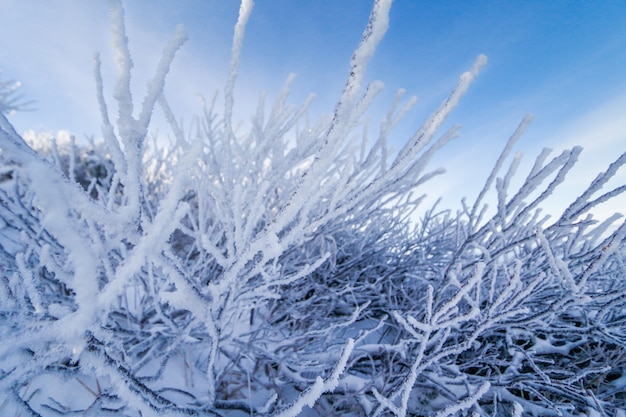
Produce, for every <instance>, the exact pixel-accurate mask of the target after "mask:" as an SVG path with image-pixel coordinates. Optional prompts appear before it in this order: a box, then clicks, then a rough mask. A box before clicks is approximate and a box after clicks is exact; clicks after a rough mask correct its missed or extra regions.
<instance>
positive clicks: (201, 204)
mask: <svg viewBox="0 0 626 417" xmlns="http://www.w3.org/2000/svg"><path fill="white" fill-rule="evenodd" d="M111 5H112V7H111V19H112V29H113V30H112V32H113V46H114V48H115V50H116V55H115V56H116V64H117V68H118V77H117V83H116V85H115V86H114V88H113V98H114V100H115V101H116V102H117V108H118V115H117V117H116V118H111V116H110V114H109V110H108V108H109V107H108V104H107V99H106V94H105V91H106V89H105V86H104V85H103V81H102V77H101V76H100V65H101V64H100V62H99V59H98V58H96V60H95V69H96V71H95V74H96V85H97V99H98V102H99V104H100V111H101V116H102V123H103V127H102V138H103V141H102V142H97V143H96V142H93V143H92V144H91V145H90V146H89V147H87V146H83V145H77V144H76V143H74V141H73V140H70V141H69V142H67V143H57V142H55V141H52V142H50V143H49V144H48V145H47V146H45V147H42V146H36V145H33V144H31V145H32V146H29V144H27V142H26V141H25V140H24V138H23V137H22V136H20V135H19V134H18V133H17V132H16V131H15V129H14V128H13V127H12V126H11V124H10V122H9V120H8V119H7V117H6V116H5V115H4V114H2V112H0V162H1V166H2V171H0V201H1V202H2V205H1V206H0V266H1V270H0V271H1V275H0V279H1V280H2V282H1V283H0V297H1V303H0V335H1V337H2V339H1V340H2V343H1V344H0V392H2V393H3V397H4V399H0V410H1V411H2V413H3V415H4V414H7V415H11V414H15V415H22V414H31V415H76V414H84V415H98V416H101V415H128V416H139V415H157V414H158V415H161V414H163V415H280V416H295V415H299V414H302V415H396V416H405V415H437V416H447V415H486V416H490V415H516V416H521V415H571V416H574V415H611V416H619V415H623V410H621V408H623V407H624V403H625V401H626V397H625V396H624V391H625V387H626V382H625V381H626V371H625V369H626V346H625V342H624V340H626V320H625V319H626V281H624V279H623V277H624V274H625V272H626V268H625V266H624V256H625V255H626V253H625V246H624V241H625V239H624V237H625V235H626V225H622V226H621V227H617V228H615V227H613V229H610V227H611V225H612V224H613V223H614V222H615V220H616V219H617V217H614V218H611V219H609V220H608V221H607V222H605V223H603V224H599V225H598V224H596V223H595V222H594V221H593V220H592V218H591V217H590V216H588V215H587V214H588V213H589V212H590V210H591V209H593V208H594V207H595V205H597V204H600V203H602V202H604V201H606V200H608V199H610V198H612V197H613V196H615V195H617V194H619V193H622V192H623V191H624V190H625V189H626V186H622V187H619V188H617V189H616V190H613V191H610V192H608V193H605V194H603V195H601V196H600V197H595V198H594V197H593V196H594V195H595V194H596V193H597V192H598V191H599V190H600V188H601V187H602V186H603V185H604V184H605V183H606V181H608V179H610V178H611V177H612V176H613V175H614V174H615V172H616V171H617V169H619V168H620V167H621V166H622V165H623V164H624V163H625V162H626V154H623V155H622V156H620V157H619V158H618V159H617V160H616V162H615V163H614V164H612V165H611V166H610V167H608V169H607V170H606V171H605V172H603V173H601V174H600V175H599V176H598V177H597V178H596V180H594V181H593V183H592V184H591V185H590V186H589V188H588V189H587V190H585V191H583V192H582V193H581V195H580V197H579V198H578V199H576V200H575V201H574V202H572V204H571V205H570V206H569V207H568V208H567V209H566V210H565V211H564V212H563V214H562V216H561V217H560V218H559V219H557V220H556V221H555V222H553V223H548V221H547V219H545V218H542V217H541V215H540V211H539V206H540V204H541V203H542V202H543V201H544V200H545V199H547V198H548V197H549V196H550V194H551V193H552V191H553V190H554V188H555V187H557V186H558V185H559V184H560V183H561V182H562V180H563V178H564V176H565V175H566V174H567V172H568V171H569V170H570V168H571V167H572V165H573V164H574V163H575V161H576V158H577V156H578V154H579V153H580V151H581V150H580V148H574V149H571V150H566V151H564V152H563V153H561V154H560V155H558V156H556V157H554V158H552V159H548V156H549V152H548V151H545V152H543V153H542V154H541V155H540V156H539V157H538V158H537V161H536V163H535V165H534V166H533V167H532V169H531V171H530V172H529V173H528V175H527V177H526V179H525V181H523V183H522V185H521V186H520V187H519V189H517V190H512V189H510V188H511V187H510V183H511V178H512V177H513V176H514V175H515V173H516V169H517V166H518V163H519V157H515V158H514V159H513V161H512V163H511V165H510V167H509V169H508V170H507V171H506V172H505V173H504V174H503V175H502V174H501V173H500V171H501V170H502V168H503V166H504V163H505V161H506V160H507V157H508V155H509V153H510V152H511V150H512V149H513V147H514V144H515V142H516V141H517V140H518V139H519V137H520V136H521V134H522V133H523V130H524V128H525V127H526V125H527V124H528V123H529V121H530V120H529V118H527V119H525V120H524V121H523V122H522V123H521V124H520V126H519V128H518V129H517V130H516V131H515V133H514V134H513V136H512V137H511V139H510V140H509V142H508V143H507V145H506V146H505V149H504V151H503V153H502V155H501V157H500V158H499V159H498V161H496V163H495V168H494V170H493V172H492V174H491V175H490V176H489V178H487V179H486V182H485V188H484V191H483V192H481V193H480V195H479V196H478V197H477V198H476V200H475V201H474V202H473V203H472V204H471V205H468V204H467V203H465V202H463V205H462V207H461V209H460V210H459V211H458V212H456V213H452V212H450V211H441V212H438V211H437V210H436V207H434V208H432V209H430V210H428V211H426V212H425V213H423V217H422V218H421V219H420V220H414V219H415V213H417V211H416V210H417V209H418V206H419V204H420V202H421V201H422V198H421V197H420V196H419V195H420V194H414V193H415V192H416V191H417V192H419V191H420V186H421V185H422V184H423V183H424V182H426V181H427V180H429V179H430V178H431V177H433V176H434V175H437V174H439V173H441V171H440V170H435V171H427V167H428V163H429V161H430V159H431V157H432V156H433V154H434V153H435V152H436V151H437V150H438V149H439V148H440V147H441V146H443V145H444V144H445V143H446V142H448V141H449V140H450V139H451V138H453V137H454V136H455V135H456V128H453V129H452V130H450V131H447V132H444V133H443V134H439V133H438V132H439V129H440V128H441V126H442V124H443V122H444V120H445V119H446V117H447V116H448V115H449V113H450V112H451V111H452V109H453V108H454V107H455V105H456V103H457V102H458V101H459V99H460V98H461V96H462V95H463V94H464V92H465V91H466V90H467V88H468V86H469V84H470V83H471V81H472V80H473V78H474V77H475V76H476V75H477V73H478V71H479V70H480V67H481V66H483V65H484V64H485V58H484V57H482V56H480V57H478V59H477V61H476V64H475V65H474V66H473V67H472V68H471V69H470V71H468V72H466V73H464V74H463V75H462V76H461V78H460V80H459V83H458V85H457V87H456V88H455V89H454V90H453V92H452V93H451V94H450V96H449V97H448V99H447V100H445V101H444V103H443V104H442V105H441V106H440V107H439V108H437V109H436V110H435V111H434V112H433V113H432V115H431V116H430V117H429V118H428V119H427V120H426V121H425V122H424V124H423V126H422V127H421V128H420V129H419V130H418V131H417V132H416V133H415V134H414V135H413V136H412V137H410V138H409V139H408V140H407V142H406V145H405V146H404V147H402V148H401V149H400V150H399V151H398V152H396V153H392V152H391V151H389V150H388V145H387V138H388V136H389V133H390V131H391V130H392V129H393V127H394V126H395V125H396V124H397V122H398V121H399V120H400V119H401V118H402V117H403V116H405V114H406V113H407V112H408V110H409V109H410V107H411V105H412V104H413V101H414V100H413V99H409V100H404V99H403V92H399V93H398V94H397V96H396V100H395V101H394V102H393V103H392V106H391V108H390V110H389V112H388V114H387V116H386V118H385V119H384V120H383V121H382V123H381V125H380V134H379V137H378V138H377V139H376V140H375V141H374V142H373V143H370V142H368V141H367V139H366V138H365V137H364V138H363V140H362V141H361V142H359V143H354V140H353V139H352V138H353V137H354V136H355V135H356V134H357V132H359V130H360V129H361V128H362V125H363V121H364V116H365V115H366V113H367V111H368V109H369V108H370V105H371V104H372V102H373V100H374V99H375V97H376V95H377V93H378V92H379V91H380V90H381V88H382V84H381V83H377V82H375V83H372V84H370V85H367V86H365V85H364V81H363V80H364V73H365V69H366V66H367V63H368V61H369V59H370V58H371V57H372V55H373V52H374V50H375V47H376V45H377V43H378V42H379V41H380V39H381V38H382V36H383V35H384V33H385V30H386V28H387V23H388V10H389V7H390V5H391V2H390V1H384V0H378V1H376V2H375V3H374V8H373V10H372V13H371V15H370V20H369V22H368V25H367V27H366V29H365V31H364V34H363V37H362V40H361V44H360V45H359V47H358V48H357V50H356V51H355V52H354V55H353V56H352V60H351V64H350V75H349V77H348V80H347V82H346V86H345V89H344V91H343V93H342V95H341V97H340V98H339V100H338V104H337V105H336V107H335V109H334V111H333V112H332V114H333V115H332V117H330V118H327V119H324V118H322V119H320V121H319V122H317V123H309V122H308V120H309V119H308V118H307V117H306V115H307V106H308V104H309V102H310V100H307V101H306V102H305V103H304V104H303V105H302V106H299V107H298V106H292V105H289V104H288V102H287V100H288V94H289V85H290V83H291V81H292V80H291V79H289V80H288V81H287V83H286V84H285V87H284V89H283V91H282V92H281V93H280V94H279V96H278V98H277V99H276V101H275V103H273V105H272V106H271V107H270V108H269V110H268V109H266V106H265V103H264V101H263V99H261V100H260V101H259V105H258V110H257V112H256V114H255V115H254V117H253V118H252V121H251V123H250V126H249V127H248V128H247V130H244V129H234V127H233V109H234V99H233V89H234V85H235V82H236V78H237V70H238V64H239V56H240V53H241V45H242V41H243V35H244V30H245V25H246V22H247V20H248V18H249V16H250V13H251V10H252V2H251V1H247V0H244V1H242V4H241V9H240V15H239V20H238V22H237V24H236V26H235V35H234V41H233V50H232V58H231V65H230V71H229V75H228V80H227V83H226V85H225V87H224V91H223V108H222V109H221V110H218V109H216V103H217V100H214V101H213V103H212V104H211V106H208V107H207V108H206V109H205V112H204V115H203V118H202V122H201V123H199V124H198V127H197V129H196V130H194V131H189V132H183V130H182V129H181V128H180V126H179V125H178V124H177V123H176V117H175V115H174V113H173V111H172V109H170V107H169V105H168V102H167V100H166V98H165V95H164V89H163V87H164V83H165V78H166V75H167V73H168V71H169V67H170V63H171V62H172V60H173V59H174V55H175V54H176V52H177V50H178V49H179V48H180V47H181V45H182V44H183V43H184V42H185V39H186V37H185V33H184V30H183V29H182V28H178V29H177V31H176V33H175V35H174V36H173V38H172V40H171V41H170V43H169V44H168V45H167V46H166V47H165V50H164V52H163V56H162V59H161V61H160V62H159V64H158V66H157V70H156V75H155V76H154V78H153V79H152V80H151V81H150V83H149V89H148V93H147V95H146V97H145V98H144V100H143V102H142V105H141V107H140V108H139V109H137V111H136V112H134V110H135V107H134V102H133V98H132V96H131V94H130V91H131V90H130V83H131V76H130V69H131V67H132V60H131V56H130V51H129V50H128V43H127V40H126V34H125V26H124V24H125V23H124V12H123V8H122V6H121V4H119V3H118V2H117V1H112V3H111ZM9 104H10V103H9ZM157 106H159V107H160V108H161V110H162V111H163V112H164V114H165V117H166V119H167V120H168V121H169V122H170V124H171V128H172V134H173V136H174V138H175V141H174V142H173V143H172V144H171V145H169V146H167V147H165V146H161V145H158V141H155V142H154V143H149V142H148V140H147V138H148V129H149V127H150V121H151V117H152V114H153V112H154V111H155V107H157ZM134 113H135V114H138V117H136V118H135V117H134V116H133V114H134ZM438 134H439V136H438V137H437V135H438ZM499 175H501V176H500V177H498V176H499ZM491 188H495V190H496V193H497V201H496V202H495V206H496V207H497V210H496V213H495V214H494V215H493V216H492V217H491V218H486V217H485V216H486V214H485V213H486V212H487V210H486V209H485V202H484V199H485V198H486V197H485V196H486V193H487V190H489V189H491ZM609 230H615V231H614V232H612V233H608V231H609ZM607 235H608V237H606V236H607ZM620 413H621V414H620Z"/></svg>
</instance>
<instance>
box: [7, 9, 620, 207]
mask: <svg viewBox="0 0 626 417" xmlns="http://www.w3.org/2000/svg"><path fill="white" fill-rule="evenodd" d="M255 3H256V4H255V7H254V10H253V12H252V17H251V20H250V22H249V24H248V27H247V30H246V39H245V41H244V49H243V55H242V62H241V66H242V70H241V72H240V76H239V82H238V87H237V89H236V97H235V100H236V111H238V113H237V116H238V118H239V119H240V120H242V121H247V120H248V118H249V116H248V115H249V114H250V112H251V111H252V109H254V107H255V106H256V102H257V97H258V95H259V93H260V92H263V91H265V92H267V93H268V94H269V97H272V95H273V93H275V92H276V91H277V90H278V88H279V87H280V86H281V84H282V82H283V81H284V80H285V78H286V77H287V75H288V74H289V73H291V72H294V73H296V74H297V76H298V77H297V79H296V81H295V83H294V88H293V95H292V102H294V103H299V102H301V101H302V100H303V99H304V98H305V97H306V96H307V95H308V94H309V93H312V92H314V93H316V94H317V100H316V102H315V104H314V106H313V107H312V109H311V110H312V111H311V115H312V116H313V117H316V116H317V115H318V114H320V113H330V112H332V109H333V106H334V103H335V101H336V99H337V98H338V97H339V95H340V93H341V90H342V87H343V83H344V80H345V78H346V75H347V70H348V62H349V58H350V55H351V52H352V51H353V50H354V48H355V47H356V46H357V45H358V42H359V39H360V36H361V33H362V31H363V28H364V26H365V24H366V22H367V17H368V15H369V12H370V8H371V2H369V1H367V0H256V2H255ZM124 5H125V8H126V22H127V29H128V34H129V38H130V48H131V53H132V54H133V57H134V61H135V67H136V69H135V72H134V74H135V75H136V79H135V91H134V92H135V101H136V102H137V103H140V102H141V100H142V94H143V92H144V91H145V87H144V86H145V84H146V81H147V79H148V78H149V76H151V74H152V71H153V67H154V65H155V64H156V62H157V61H158V59H159V56H160V51H161V50H162V48H163V46H164V45H165V43H166V42H167V39H168V38H169V36H170V35H171V34H172V33H173V31H174V28H175V26H176V24H178V23H182V24H184V25H185V27H186V28H187V30H188V33H189V37H190V40H189V41H188V43H187V44H186V45H185V46H184V48H183V50H182V51H181V52H180V54H179V56H178V57H177V60H176V61H175V64H174V66H173V68H172V71H171V73H170V77H169V79H168V81H167V85H166V94H167V96H168V98H169V99H170V101H171V103H172V107H173V108H174V110H175V111H176V113H177V116H178V117H182V118H183V119H185V120H186V121H187V122H188V121H190V120H191V117H192V115H194V114H197V113H199V112H200V111H201V107H200V104H199V101H198V100H197V96H198V95H199V94H200V95H203V96H205V97H209V98H210V97H212V95H213V93H214V92H215V91H216V90H220V89H221V88H222V86H223V84H224V81H225V79H226V75H227V65H228V59H229V53H230V41H231V38H232V32H233V26H234V24H235V22H236V19H237V12H238V8H239V4H238V2H237V1H235V0H232V1H231V0H179V1H173V0H151V1H148V0H126V1H124ZM107 11H108V6H107V3H106V1H104V0H103V1H95V0H0V67H1V68H2V69H3V72H2V78H4V79H6V78H10V79H16V80H20V81H21V82H22V83H23V87H22V89H21V91H22V93H23V94H24V95H25V96H26V97H27V98H28V99H32V100H34V101H35V104H34V105H33V108H34V111H31V112H21V113H16V114H14V115H13V116H12V117H11V118H12V121H13V122H14V123H15V125H16V127H17V129H18V131H25V130H27V129H35V130H49V131H53V132H54V131H58V130H62V129H65V130H70V131H72V132H74V133H75V134H76V136H77V137H80V136H83V135H85V134H95V135H96V136H98V134H99V126H100V124H99V118H98V110H97V103H96V100H95V94H94V90H95V88H94V82H93V76H92V67H93V64H92V59H93V53H94V52H95V51H99V52H100V53H101V54H102V60H103V67H104V69H105V74H104V76H105V87H106V86H108V87H111V86H112V85H113V81H114V65H113V63H112V60H111V57H112V51H111V48H110V45H109V39H110V34H109V28H108V19H109V16H108V13H107ZM481 53H484V54H486V55H487V56H488V58H489V64H488V65H487V67H486V69H484V70H483V72H482V73H481V75H480V76H479V78H478V80H477V81H476V82H475V83H474V84H473V85H472V87H471V88H470V91H469V92H468V94H467V95H466V97H465V98H464V99H463V100H462V101H461V104H460V105H459V107H458V108H457V110H456V111H455V112H454V113H453V115H452V117H451V118H450V120H449V122H450V123H460V124H461V125H463V129H462V131H461V133H462V136H461V137H460V138H458V139H456V140H455V141H454V142H453V143H451V144H450V145H449V146H448V148H447V149H446V150H445V151H444V152H442V154H441V155H440V156H439V157H438V158H437V160H436V161H434V165H433V168H436V167H437V166H439V165H444V166H446V168H447V169H448V173H447V174H446V176H445V177H444V178H440V179H438V180H437V182H434V183H432V184H431V185H430V186H427V187H426V188H425V191H426V192H428V193H429V194H431V195H433V196H436V195H443V196H444V197H445V200H444V204H445V205H446V206H456V203H457V202H458V200H459V199H460V196H461V195H467V196H469V197H474V196H475V194H476V193H477V191H478V188H479V187H480V185H481V184H482V181H483V180H484V178H486V176H487V174H488V171H489V168H490V167H491V164H492V163H493V161H495V159H496V158H497V155H498V153H499V151H500V149H501V148H502V146H504V143H505V141H506V139H507V138H508V136H509V135H510V134H511V133H512V132H513V131H514V130H515V127H516V126H517V124H518V122H519V121H520V120H521V119H522V117H523V116H524V114H526V113H533V114H534V115H535V121H534V122H533V124H532V125H531V127H530V128H529V130H528V131H527V133H526V134H525V136H524V138H523V139H522V142H521V143H520V145H519V147H518V148H519V150H521V151H523V152H524V155H525V157H524V161H525V162H526V164H528V165H530V164H532V162H533V161H534V157H535V155H536V154H538V152H539V151H540V150H541V149H542V148H543V147H551V148H554V149H555V153H556V152H560V150H562V149H563V148H564V147H569V146H573V145H581V146H583V147H584V148H585V151H584V152H583V155H582V156H581V158H580V163H579V164H578V167H576V168H575V171H573V172H572V175H571V178H570V181H569V182H568V183H567V184H566V186H565V187H564V189H563V192H562V194H559V195H556V196H555V200H556V201H555V202H554V204H555V206H554V207H555V209H554V210H558V209H559V204H561V205H564V204H565V203H566V202H567V201H568V200H569V199H571V198H573V197H574V193H575V191H576V190H581V189H582V187H584V186H586V185H587V184H588V183H589V182H590V181H591V180H592V179H593V177H594V176H595V173H596V172H598V171H599V170H600V169H603V168H604V167H605V166H606V164H607V163H608V162H610V161H611V160H612V159H614V158H615V157H617V156H618V155H619V154H620V153H621V152H623V151H625V150H626V115H625V114H624V113H625V112H626V2H625V1H623V0H615V1H592V0H585V1H582V0H579V1H574V0H569V1H564V0H541V1H540V0H525V1H521V0H516V1H505V0H501V1H495V0H489V1H487V0H476V1H472V0H465V1H461V0H440V1H415V0H396V1H395V2H394V4H393V6H392V11H391V16H390V29H389V31H388V32H387V35H386V37H385V39H384V40H383V42H382V43H381V45H380V47H379V48H378V50H377V52H376V55H375V56H374V60H373V62H372V63H371V65H370V67H369V73H368V77H369V78H370V79H372V80H373V79H380V80H381V81H383V82H384V83H385V86H386V89H385V92H384V94H383V95H382V96H381V97H380V99H379V101H378V104H377V105H376V106H375V107H374V108H373V109H372V123H376V122H378V121H379V120H380V118H381V116H382V112H383V111H384V110H385V109H386V106H387V105H388V103H389V102H390V100H391V97H392V96H393V95H394V93H395V91H396V90H397V89H398V88H405V89H406V90H407V93H408V94H409V95H416V96H417V97H418V98H419V101H418V103H417V104H416V106H415V108H414V110H413V111H412V112H411V113H410V114H409V116H408V117H407V119H406V120H405V121H404V123H403V124H402V125H401V126H400V127H399V129H398V130H397V132H396V136H394V141H395V143H397V146H400V145H401V144H402V143H403V141H404V140H405V138H406V137H407V136H408V135H409V134H410V133H411V131H413V130H415V129H416V128H417V127H418V126H419V125H420V123H421V122H422V121H423V120H424V118H425V117H426V116H427V115H428V114H429V112H431V111H432V110H433V109H434V108H435V106H436V105H437V104H438V103H439V102H440V101H441V100H443V99H444V98H445V97H446V95H447V94H448V93H449V92H450V91H451V89H452V88H453V87H454V85H455V83H456V80H457V79H458V76H459V74H461V73H462V72H463V71H465V70H466V69H468V68H469V67H470V66H471V64H472V62H473V60H474V59H475V58H476V56H477V55H478V54H481ZM109 93H110V90H109ZM109 97H110V94H109ZM625 182H626V175H625V174H624V173H621V175H620V177H619V178H616V180H615V182H614V184H615V185H617V184H623V183H625ZM620 205H623V206H624V207H626V201H625V200H624V199H622V200H621V202H619V203H618V204H617V206H616V205H615V204H613V206H611V207H610V208H608V209H607V210H611V211H612V210H615V209H616V208H617V209H619V208H620Z"/></svg>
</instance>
